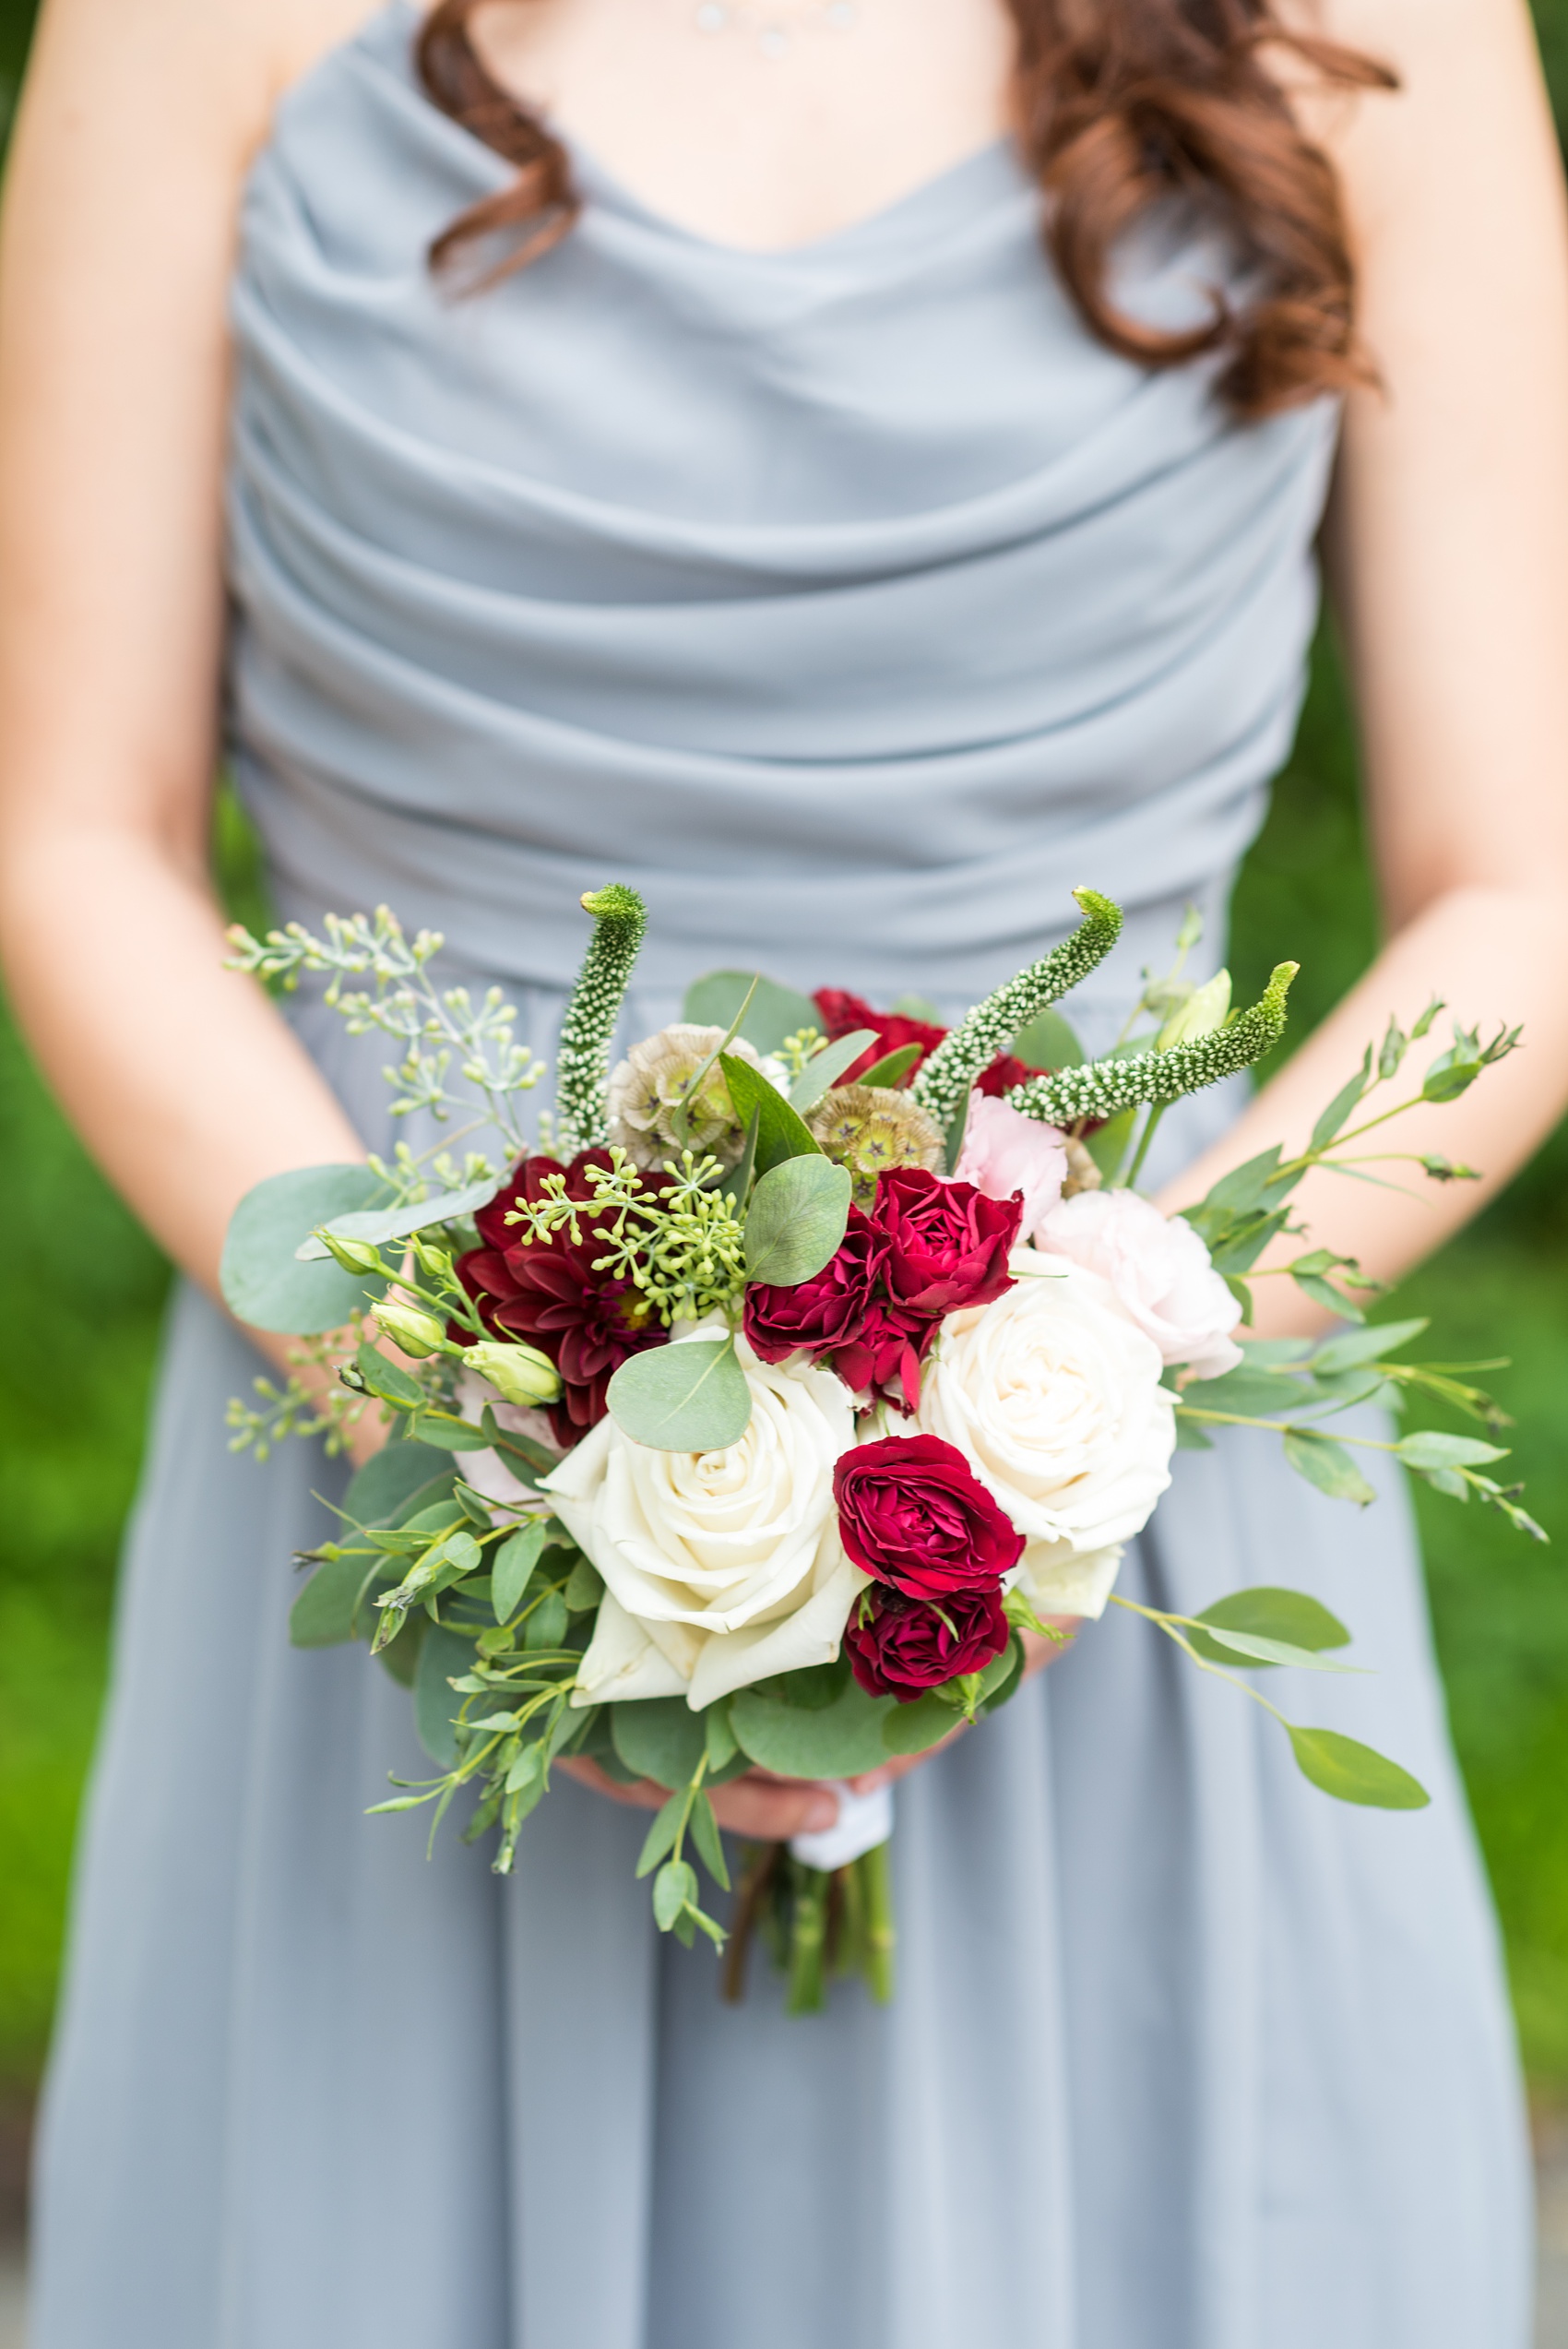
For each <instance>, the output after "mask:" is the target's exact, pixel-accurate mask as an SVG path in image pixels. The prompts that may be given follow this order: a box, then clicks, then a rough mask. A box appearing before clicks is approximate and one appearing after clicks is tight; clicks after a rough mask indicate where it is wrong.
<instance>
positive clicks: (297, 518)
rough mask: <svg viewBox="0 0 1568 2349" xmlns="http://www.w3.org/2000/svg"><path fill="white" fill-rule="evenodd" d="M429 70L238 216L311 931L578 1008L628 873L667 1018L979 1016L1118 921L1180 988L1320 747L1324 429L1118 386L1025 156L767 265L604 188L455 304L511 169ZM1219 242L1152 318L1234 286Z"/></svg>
mask: <svg viewBox="0 0 1568 2349" xmlns="http://www.w3.org/2000/svg"><path fill="white" fill-rule="evenodd" d="M413 21H414V20H413V18H412V15H411V12H410V11H409V10H408V9H406V8H404V7H403V6H394V7H392V8H391V9H390V10H389V11H388V12H387V13H386V14H385V15H383V16H382V17H380V18H377V19H376V20H375V21H374V23H373V25H372V26H371V27H370V29H369V30H368V31H367V32H366V33H365V34H364V35H363V36H362V38H361V39H360V40H359V41H357V42H353V43H352V44H350V47H348V48H347V49H345V50H342V51H340V52H339V53H338V54H336V55H335V56H334V57H333V58H332V59H331V60H329V62H328V63H327V66H325V67H324V68H323V69H321V70H320V71H319V72H317V73H316V74H315V75H314V76H313V77H312V78H310V79H309V80H307V81H306V82H305V83H304V84H303V86H302V87H301V88H299V89H296V90H295V91H294V92H293V93H292V94H291V96H290V97H289V98H288V99H286V100H285V101H284V103H283V105H282V107H281V109H280V111H279V120H278V125H277V130H276V135H275V137H274V139H273V142H272V144H271V146H270V147H269V148H268V149H267V152H266V153H265V155H264V156H263V157H262V159H261V160H260V161H259V163H258V164H257V167H256V169H255V173H254V175H253V178H252V181H251V184H250V188H249V193H248V197H247V199H246V203H245V208H244V223H243V239H242V248H241V265H240V271H239V276H238V279H237V282H236V288H235V297H234V318H235V326H236V335H237V343H238V358H239V390H238V399H237V403H236V409H235V429H234V443H233V446H234V465H233V474H232V502H231V511H232V548H233V554H232V578H233V589H234V597H235V611H236V626H235V636H234V648H233V661H232V733H233V741H234V745H235V749H236V753H237V757H238V760H239V765H240V771H241V774H242V777H243V780H244V790H245V793H246V797H247V799H248V800H249V803H250V805H251V806H252V808H253V809H254V811H255V816H256V817H257V819H258V821H259V823H260V826H261V829H262V831H263V833H264V836H265V838H266V841H267V847H268V850H269V853H270V854H271V856H272V858H273V860H274V863H275V864H276V867H277V869H278V871H279V876H281V878H282V880H283V882H284V883H285V885H286V887H287V888H288V889H289V891H290V892H291V893H293V892H298V893H299V895H300V896H301V898H302V900H305V901H315V902H317V903H319V902H321V901H322V900H324V899H325V900H326V901H327V902H330V903H334V904H338V905H345V904H350V903H352V904H360V903H364V902H367V901H371V902H374V900H377V899H379V898H386V899H389V900H392V901H393V902H395V903H397V904H398V906H399V907H401V908H403V909H404V910H405V911H406V912H408V913H409V915H410V917H411V918H416V919H420V920H429V921H431V922H433V923H434V924H435V925H436V926H439V927H440V928H441V929H443V930H444V931H445V933H446V935H447V936H448V937H449V938H450V939H451V940H452V942H453V946H454V949H455V950H456V951H457V952H458V953H460V954H461V955H462V956H463V957H464V959H465V960H468V961H469V962H470V963H471V964H472V965H473V966H474V967H476V968H482V969H485V970H489V971H494V972H499V973H502V974H504V975H505V976H508V977H512V978H515V979H518V980H524V981H531V982H534V983H542V984H557V985H559V984H563V983H564V982H565V981H566V980H567V979H568V978H569V977H570V975H571V972H572V970H573V968H574V967H575V965H576V958H577V956H578V954H579V953H580V951H581V936H582V922H581V916H580V915H579V914H578V912H577V911H576V905H577V900H578V897H579V896H580V894H581V892H582V891H583V890H584V889H585V888H593V887H595V886H597V885H598V884H599V883H600V881H601V880H602V879H603V877H604V876H605V875H606V873H607V871H608V870H609V869H610V868H611V867H613V870H614V872H615V874H616V875H617V876H619V877H621V878H624V879H625V880H628V881H630V882H632V883H633V884H635V886H636V887H637V888H639V889H641V890H642V891H643V892H644V894H645V895H646V896H647V900H648V903H649V907H650V911H651V916H652V923H651V936H650V940H649V945H648V948H647V954H646V956H645V961H644V975H645V978H646V979H647V982H648V984H651V985H653V986H655V987H659V988H675V987H679V986H681V985H683V984H684V982H685V980H686V979H687V978H688V977H690V976H691V974H692V972H693V971H694V969H695V968H700V967H705V966H706V965H708V964H711V963H712V962H713V961H714V960H721V961H733V960H735V959H736V958H738V957H740V958H743V959H745V960H760V961H761V962H762V964H763V967H765V968H766V969H768V970H770V971H772V972H775V973H776V974H777V975H778V976H779V977H781V978H785V979H789V980H792V981H794V982H795V983H797V984H801V983H807V982H809V983H810V984H821V983H822V973H823V971H824V969H825V968H826V960H825V957H827V956H830V957H831V961H832V966H833V970H834V973H835V976H836V978H837V982H838V984H844V985H849V986H852V987H857V988H861V989H862V990H869V991H871V992H873V993H874V992H876V991H878V990H881V989H891V990H892V991H893V992H895V993H897V991H899V990H900V989H903V988H908V987H909V986H910V985H911V984H915V982H916V980H917V979H918V980H919V981H920V983H921V984H922V985H923V987H924V989H925V991H926V992H927V993H928V994H934V995H940V996H949V995H962V994H965V993H966V992H974V991H978V990H980V989H983V988H985V987H988V986H990V985H992V984H995V982H996V981H997V980H998V979H999V978H1001V977H1003V976H1005V975H1006V973H1007V972H1008V971H1009V970H1011V969H1012V968H1013V967H1014V966H1015V965H1016V963H1017V962H1018V961H1020V960H1023V959H1025V958H1026V957H1027V956H1028V954H1030V953H1032V952H1034V951H1036V950H1038V948H1039V943H1040V941H1041V939H1042V937H1043V936H1046V935H1048V934H1050V933H1051V932H1052V931H1059V930H1061V929H1062V928H1063V926H1064V925H1065V924H1067V922H1068V921H1069V920H1070V919H1071V916H1072V907H1071V904H1070V902H1069V898H1068V892H1069V890H1070V889H1071V888H1073V887H1074V886H1075V884H1077V883H1079V882H1081V881H1086V880H1087V881H1092V882H1093V883H1094V885H1095V886H1097V887H1099V888H1104V889H1108V890H1110V891H1111V892H1112V893H1113V894H1116V895H1118V896H1119V897H1121V898H1122V899H1123V900H1124V901H1125V902H1126V903H1127V905H1128V906H1129V908H1130V910H1132V911H1133V912H1134V915H1136V914H1137V913H1138V912H1146V914H1147V915H1148V917H1149V918H1148V919H1147V921H1146V922H1145V923H1143V924H1135V935H1136V936H1137V938H1138V939H1139V940H1140V941H1141V940H1142V939H1143V938H1144V937H1147V938H1148V939H1150V940H1151V941H1153V942H1155V943H1157V944H1158V945H1163V943H1164V941H1165V938H1166V937H1167V936H1168V935H1169V932H1170V926H1171V923H1170V918H1169V915H1170V907H1171V905H1172V902H1173V901H1174V902H1175V903H1176V904H1178V905H1179V903H1180V900H1181V898H1182V895H1183V894H1200V895H1201V894H1203V893H1205V892H1206V890H1207V889H1208V888H1209V887H1210V885H1212V884H1213V883H1214V881H1215V879H1216V877H1217V876H1223V875H1225V874H1227V873H1228V872H1229V867H1230V865H1231V864H1232V863H1233V861H1234V860H1235V858H1236V856H1237V855H1238V854H1239V853H1240V851H1241V848H1242V847H1243V846H1244V845H1245V843H1246V841H1247V840H1248V839H1249V837H1250V836H1251V834H1252V832H1253V829H1255V826H1256V824H1257V822H1258V820H1259V817H1260V814H1261V809H1262V805H1263V798H1262V794H1263V790H1264V787H1265V783H1266V781H1267V780H1268V778H1269V777H1270V776H1271V775H1272V774H1273V772H1274V771H1275V769H1276V768H1277V766H1278V765H1279V763H1280V761H1281V759H1282V757H1283V756H1284V753H1285V751H1286V749H1287V747H1288V745H1289V737H1290V733H1291V731H1292V728H1293V725H1294V722H1295V716H1296V710H1297V706H1298V701H1299V698H1300V693H1301V674H1302V660H1303V654H1304V650H1305V646H1306V643H1307V639H1308V637H1309V634H1310V631H1311V628H1312V625H1313V614H1314V610H1315V603H1316V587H1315V579H1314V575H1313V557H1312V545H1313V534H1314V532H1315V530H1316V527H1317V520H1318V515H1319V510H1320V507H1321V504H1322V498H1323V493H1324V478H1325V474H1326V470H1327V466H1328V462H1329V458H1330V453H1331V449H1332V445H1333V436H1334V425H1335V411H1334V409H1333V407H1332V404H1331V403H1329V402H1326V401H1324V402H1319V403H1317V404H1316V405H1313V406H1310V407H1307V408H1304V409H1300V410H1297V411H1292V412H1290V413H1288V414H1286V415H1284V416H1281V417H1278V418H1277V419H1274V420H1272V421H1270V422H1268V423H1263V424H1257V425H1253V426H1250V427H1247V428H1245V429H1241V430H1238V429H1237V428H1236V426H1235V425H1234V423H1232V421H1231V420H1230V419H1229V417H1228V416H1227V414H1226V412H1225V411H1224V410H1223V409H1222V408H1221V407H1220V405H1219V404H1218V402H1217V401H1216V399H1215V398H1214V397H1213V393H1212V389H1211V384H1210V379H1209V376H1208V375H1207V373H1206V371H1205V370H1203V369H1194V368H1188V369H1177V370H1170V371H1167V372H1164V373H1149V372H1146V371H1145V370H1142V369H1139V368H1137V367H1134V366H1133V365H1131V364H1128V363H1126V362H1125V361H1123V360H1122V359H1119V358H1117V357H1115V356H1114V355H1113V354H1112V353H1111V352H1108V351H1107V350H1105V349H1104V348H1103V347H1102V346H1101V345H1099V343H1097V342H1096V341H1095V340H1093V339H1092V338H1091V337H1090V336H1089V335H1088V334H1087V332H1086V331H1085V329H1084V328H1083V326H1082V325H1081V323H1080V322H1079V320H1078V318H1077V316H1076V315H1075V312H1074V311H1073V310H1072V308H1071V306H1070V305H1069V304H1068V302H1067V300H1066V298H1065V297H1064V295H1063V292H1061V290H1060V289H1059V287H1058V286H1057V285H1056V283H1055V281H1054V280H1053V279H1052V278H1051V275H1050V273H1049V271H1048V270H1047V268H1046V267H1045V263H1044V260H1043V256H1042V253H1041V248H1040V236H1039V196H1038V192H1037V191H1036V190H1035V189H1034V188H1033V187H1032V186H1031V185H1029V183H1028V181H1027V179H1026V178H1025V176H1024V174H1023V173H1022V171H1021V168H1020V166H1019V164H1018V162H1017V160H1016V157H1015V155H1014V154H1013V152H1012V150H1011V149H1010V148H1009V147H1008V146H1006V145H1005V144H998V145H996V146H994V147H992V148H989V149H985V150H984V151H982V152H980V153H979V154H977V155H975V156H973V157H972V158H971V159H970V160H969V161H967V162H962V163H960V164H958V165H957V167H956V169H954V170H952V171H950V172H948V173H944V175H943V176H942V177H941V178H939V179H937V180H935V181H934V182H932V184H930V185H927V186H925V187H923V188H921V189H920V190H918V191H917V192H916V193H915V194H914V195H912V196H909V197H906V198H905V199H904V200H903V201H901V202H899V203H897V204H894V205H893V206H891V207H890V208H889V209H886V210H885V211H884V212H881V213H879V214H878V215H877V216H876V217H875V218H873V219H872V220H869V221H863V222H861V224H860V225H858V226H854V227H851V228H849V229H848V230H846V231H844V232H842V233H838V234H837V235H834V236H830V237H828V238H826V239H825V240H823V241H821V242H819V243H817V244H811V245H809V246H807V247H805V248H804V249H802V250H798V251H792V252H786V253H777V254H767V255H757V254H754V253H741V252H736V251H733V250H731V249H728V248H726V247H724V246H722V245H719V244H712V243H709V242H707V241H706V240H704V239H703V238H700V237H697V236H694V235H691V234H689V233H685V232H684V231H682V230H680V229H678V228H675V227H673V226H672V225H671V224H670V223H669V222H667V221H662V220H660V219H659V218H656V217H655V216H653V215H652V214H650V213H649V212H648V211H647V210H646V209H644V208H643V207H641V206H640V205H638V204H637V203H636V202H635V201H633V200H632V199H630V198H629V197H627V196H626V195H625V194H624V192H622V191H621V190H620V189H619V188H618V187H617V186H616V185H614V184H613V183H612V181H611V180H610V179H609V178H608V177H607V176H606V174H605V173H603V172H602V171H600V170H599V169H598V168H596V167H595V165H594V164H593V162H592V161H591V160H590V159H584V158H581V157H578V158H577V159H576V173H577V176H578V180H579V182H580V184H581V186H582V191H583V194H584V197H585V199H586V200H585V206H584V210H583V215H582V218H581V220H580V221H579V222H578V224H577V226H576V228H575V230H574V231H573V232H572V233H571V234H570V235H569V236H568V237H567V238H566V239H565V241H564V243H563V244H561V245H560V246H558V247H557V248H556V250H555V251H553V252H552V253H551V254H550V255H549V256H547V257H546V258H545V259H543V260H541V261H540V262H538V263H536V264H535V265H534V266H533V267H531V268H529V269H528V270H526V271H525V272H523V273H522V274H520V275H518V276H517V277H514V278H512V279H510V280H507V281H505V283H504V284H503V285H502V286H500V287H498V288H496V289H495V290H493V292H489V293H487V294H484V295H481V296H471V295H470V296H468V297H463V296H461V295H460V294H458V293H457V292H455V291H454V289H453V288H452V287H451V286H449V285H443V284H442V283H441V282H439V281H438V280H435V279H434V278H433V276H432V274H431V271H430V269H429V267H428V265H427V261H426V249H427V247H428V245H429V243H430V240H431V238H432V237H433V235H434V233H436V232H437V230H438V229H440V228H441V227H442V226H443V225H444V224H445V222H447V221H449V220H451V219H452V218H453V217H454V216H455V215H456V214H457V212H459V211H461V210H462V209H464V208H465V207H466V206H468V205H469V204H470V203H472V202H473V201H475V199H476V198H478V197H481V196H483V195H485V194H488V193H490V192H491V191H493V189H494V188H495V187H497V186H498V185H504V184H505V180H506V178H507V176H508V173H509V166H507V165H506V164H505V163H504V162H502V161H501V160H500V159H499V158H498V157H496V156H495V155H493V154H492V153H491V152H490V151H489V150H488V149H485V148H484V147H482V146H481V145H479V144H478V143H477V142H476V141H475V140H474V139H473V138H472V137H469V134H468V133H467V132H465V131H464V130H462V129H460V128H459V127H457V125H455V124H453V123H451V122H449V121H447V120H446V119H445V117H444V116H443V115H441V114H440V113H437V112H436V111H435V110H434V108H433V107H432V106H431V105H430V104H429V103H428V101H426V100H425V98H424V97H423V95H422V93H421V92H420V90H419V89H418V88H417V87H416V85H415V83H414V81H413V78H412V74H411V67H410V31H411V29H412V24H413ZM1179 226H1180V224H1179V223H1175V222H1172V223H1168V224H1167V225H1166V227H1165V228H1164V229H1163V230H1161V231H1158V232H1155V233H1150V235H1149V236H1147V237H1146V239H1145V240H1144V243H1143V245H1142V247H1141V248H1140V250H1139V251H1138V253H1137V254H1136V255H1134V256H1132V257H1131V258H1130V260H1129V262H1128V264H1127V266H1126V268H1125V270H1124V276H1125V278H1126V280H1127V287H1126V298H1127V299H1129V300H1132V301H1134V303H1135V304H1136V305H1137V306H1138V308H1139V309H1140V310H1141V311H1142V312H1143V313H1144V314H1145V315H1146V316H1158V317H1161V318H1176V317H1181V316H1187V315H1191V314H1192V313H1193V312H1194V310H1195V309H1196V308H1197V307H1198V306H1199V305H1200V304H1202V301H1203V298H1204V295H1203V288H1204V285H1205V282H1206V280H1212V279H1213V278H1214V277H1215V275H1216V274H1217V273H1218V272H1219V271H1220V270H1221V268H1222V265H1223V264H1222V256H1221V255H1220V254H1219V253H1218V251H1209V250H1206V249H1205V248H1204V247H1203V246H1201V245H1200V244H1196V243H1194V241H1193V239H1192V237H1191V235H1190V234H1189V235H1187V236H1182V234H1180V233H1178V230H1179ZM1134 967H1135V966H1134Z"/></svg>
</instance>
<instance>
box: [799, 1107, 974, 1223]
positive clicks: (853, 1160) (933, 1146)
mask: <svg viewBox="0 0 1568 2349" xmlns="http://www.w3.org/2000/svg"><path fill="white" fill-rule="evenodd" d="M806 1124H807V1126H808V1127H810V1129H811V1134H812V1138H813V1139H814V1141H817V1142H820V1143H821V1145H822V1147H823V1149H824V1150H825V1151H826V1153H827V1155H828V1157H829V1158H832V1159H837V1162H838V1164H839V1165H840V1166H847V1167H848V1168H849V1178H850V1181H851V1183H852V1184H853V1186H854V1199H855V1205H856V1206H857V1207H861V1208H864V1209H866V1210H870V1209H871V1208H873V1207H874V1206H875V1204H876V1178H877V1176H878V1175H879V1174H888V1173H890V1172H891V1170H892V1169H893V1168H894V1167H895V1166H923V1167H926V1168H927V1169H929V1170H930V1172H931V1173H932V1174H934V1173H935V1172H936V1171H937V1169H938V1168H939V1167H940V1166H941V1164H942V1155H943V1152H942V1136H941V1134H940V1133H939V1132H938V1130H937V1128H936V1127H935V1126H933V1125H932V1121H931V1119H930V1118H929V1117H928V1116H927V1115H926V1113H925V1111H924V1110H923V1109H922V1108H921V1105H920V1103H919V1102H917V1101H916V1100H915V1098H914V1096H913V1094H912V1093H902V1092H894V1091H889V1090H888V1088H887V1087H886V1086H885V1085H836V1086H835V1087H834V1088H833V1089H832V1091H829V1092H826V1093H824V1095H823V1097H822V1099H821V1101H820V1102H819V1103H817V1105H816V1107H815V1108H814V1110H812V1111H811V1113H810V1114H809V1115H808V1116H807V1119H806Z"/></svg>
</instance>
